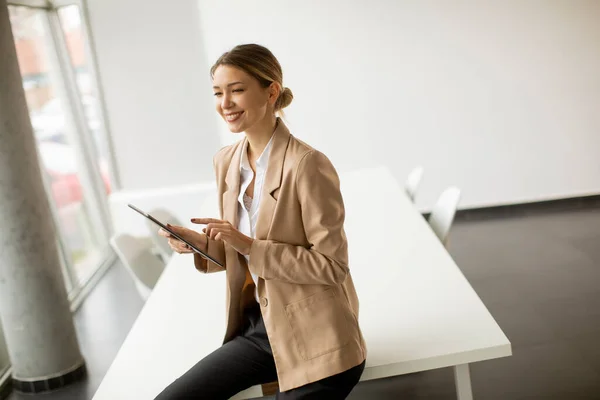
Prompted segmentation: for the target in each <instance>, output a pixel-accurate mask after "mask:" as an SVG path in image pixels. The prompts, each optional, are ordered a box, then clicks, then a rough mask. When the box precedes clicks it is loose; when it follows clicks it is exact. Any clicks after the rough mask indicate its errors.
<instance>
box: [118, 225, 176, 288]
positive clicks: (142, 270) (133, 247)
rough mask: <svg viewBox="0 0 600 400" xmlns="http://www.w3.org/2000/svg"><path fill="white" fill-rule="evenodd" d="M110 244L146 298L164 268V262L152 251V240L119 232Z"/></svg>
mask: <svg viewBox="0 0 600 400" xmlns="http://www.w3.org/2000/svg"><path fill="white" fill-rule="evenodd" d="M110 244H111V246H112V248H113V249H114V250H115V252H116V253H117V256H119V260H121V263H123V265H124V266H125V268H126V269H127V270H128V271H129V273H130V275H131V276H132V278H133V280H134V282H135V284H136V286H137V287H138V290H139V291H140V294H141V295H142V297H143V298H144V299H147V298H148V296H149V295H150V292H151V291H152V288H154V285H156V282H157V281H158V278H159V277H160V275H161V274H162V272H163V271H164V269H165V263H164V262H163V261H162V260H161V259H160V258H159V257H158V256H156V255H155V254H153V253H152V242H151V241H150V240H149V239H148V238H140V237H135V236H132V235H129V234H120V235H115V236H113V237H112V238H111V239H110Z"/></svg>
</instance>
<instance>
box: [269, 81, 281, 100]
mask: <svg viewBox="0 0 600 400" xmlns="http://www.w3.org/2000/svg"><path fill="white" fill-rule="evenodd" d="M268 90H269V104H271V105H272V106H273V105H275V102H276V101H277V99H278V98H279V93H281V86H280V85H279V83H277V82H271V84H270V85H269V88H268Z"/></svg>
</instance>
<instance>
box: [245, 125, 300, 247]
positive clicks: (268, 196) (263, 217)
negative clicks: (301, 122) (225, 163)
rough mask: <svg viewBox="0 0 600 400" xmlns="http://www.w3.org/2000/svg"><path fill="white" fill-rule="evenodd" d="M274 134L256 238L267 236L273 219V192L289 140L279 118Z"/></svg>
mask: <svg viewBox="0 0 600 400" xmlns="http://www.w3.org/2000/svg"><path fill="white" fill-rule="evenodd" d="M274 135H275V136H274V137H273V147H272V148H271V154H269V164H268V166H267V173H266V175H265V182H264V184H263V190H262V195H261V200H260V206H259V211H258V220H257V222H256V238H257V239H266V238H267V235H268V233H269V228H270V227H271V220H272V219H273V212H274V211H275V206H276V205H277V200H275V198H274V197H273V192H274V191H275V190H277V189H279V187H280V186H281V176H282V174H283V161H284V160H285V152H286V151H287V147H288V143H289V141H290V131H289V130H288V129H287V127H286V126H285V124H284V123H283V121H282V120H281V119H279V123H278V125H277V129H275V133H274ZM238 179H239V176H238Z"/></svg>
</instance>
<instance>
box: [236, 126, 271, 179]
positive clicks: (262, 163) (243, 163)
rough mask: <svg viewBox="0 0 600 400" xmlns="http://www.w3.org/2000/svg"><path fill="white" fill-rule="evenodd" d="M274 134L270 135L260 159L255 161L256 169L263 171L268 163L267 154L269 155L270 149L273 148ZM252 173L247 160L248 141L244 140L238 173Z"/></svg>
mask: <svg viewBox="0 0 600 400" xmlns="http://www.w3.org/2000/svg"><path fill="white" fill-rule="evenodd" d="M274 137H275V133H274V132H273V134H272V135H271V139H270V140H269V143H267V145H266V146H265V149H264V150H263V152H262V154H261V155H260V157H258V158H257V159H256V167H257V168H260V169H265V168H266V167H267V165H268V163H269V154H270V153H271V147H273V138H274ZM244 170H245V171H252V168H251V167H250V161H249V160H248V139H246V140H244V147H243V148H242V158H241V159H240V171H244Z"/></svg>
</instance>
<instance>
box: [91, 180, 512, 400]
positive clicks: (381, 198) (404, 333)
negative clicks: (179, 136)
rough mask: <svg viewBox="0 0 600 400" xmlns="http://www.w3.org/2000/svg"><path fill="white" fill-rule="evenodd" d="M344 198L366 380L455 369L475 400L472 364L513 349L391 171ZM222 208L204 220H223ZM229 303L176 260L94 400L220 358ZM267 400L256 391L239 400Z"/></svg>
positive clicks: (208, 280) (152, 391)
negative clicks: (217, 351)
mask: <svg viewBox="0 0 600 400" xmlns="http://www.w3.org/2000/svg"><path fill="white" fill-rule="evenodd" d="M342 192H343V195H344V199H345V202H346V214H347V221H346V231H347V235H348V240H349V248H350V254H349V256H350V270H351V273H352V276H353V279H354V283H355V285H356V289H357V291H358V297H359V300H360V325H361V327H362V330H363V334H364V336H365V340H366V342H367V348H368V357H367V364H366V368H365V371H364V373H363V375H362V378H361V380H369V379H376V378H382V377H388V376H394V375H400V374H406V373H411V372H417V371H424V370H429V369H435V368H443V367H448V366H454V371H455V380H456V387H457V397H458V399H459V400H470V399H472V398H473V397H472V392H471V381H470V376H469V367H468V364H469V363H472V362H476V361H482V360H488V359H493V358H498V357H505V356H510V355H511V345H510V342H509V341H508V339H507V338H506V336H505V335H504V333H503V332H502V330H501V329H500V328H499V327H498V325H497V324H496V321H494V319H493V318H492V316H491V315H490V313H489V312H488V310H487V309H486V308H485V306H484V305H483V303H482V302H481V300H480V299H479V297H478V296H477V294H476V293H475V291H474V290H473V289H472V287H471V286H470V284H469V283H468V282H467V280H466V279H465V278H464V276H463V274H462V273H461V271H460V270H459V268H458V267H457V266H456V264H455V263H454V261H453V260H452V258H451V257H450V255H449V254H448V253H447V251H446V250H445V248H444V247H443V245H442V244H441V243H440V242H439V241H438V240H437V238H436V236H435V235H434V233H433V232H432V231H431V230H430V228H429V226H428V224H427V222H426V221H425V220H424V219H423V218H422V216H421V215H420V214H419V213H418V212H417V210H416V209H415V208H414V207H413V205H412V203H411V202H410V200H409V199H408V197H407V196H406V195H405V193H404V191H403V189H402V188H401V187H400V186H399V185H398V183H397V182H396V181H395V179H394V178H393V176H392V175H391V174H390V173H389V171H388V170H387V169H385V168H373V169H365V170H360V171H356V172H353V173H349V174H345V175H343V176H342ZM213 204H214V202H211V203H210V205H207V206H205V208H204V210H199V213H198V215H194V216H198V217H199V216H207V217H208V216H216V215H217V214H215V213H214V210H215V206H214V205H213ZM190 217H191V216H190ZM224 293H225V274H224V273H217V274H209V275H204V274H200V273H198V272H197V271H196V270H195V269H194V267H193V265H192V260H191V258H190V257H189V256H186V255H176V256H175V257H174V258H173V259H172V261H171V262H170V263H169V265H168V267H167V269H166V270H165V272H164V274H163V276H162V277H161V279H160V281H159V282H158V284H157V286H156V287H155V289H154V291H153V293H152V295H151V297H150V298H149V299H148V301H147V303H146V305H145V306H144V308H143V310H142V312H141V313H140V315H139V317H138V319H137V320H136V322H135V324H134V326H133V328H132V330H131V332H130V333H129V336H128V337H127V339H126V340H125V342H124V344H123V346H122V347H121V349H120V351H119V353H118V354H117V357H116V359H115V361H114V362H113V364H112V366H111V367H110V369H109V370H108V373H107V374H106V376H105V378H104V380H103V381H102V383H101V385H100V387H99V389H98V391H97V392H96V394H95V396H94V400H120V399H136V400H137V399H140V400H145V399H153V398H154V396H155V395H157V394H158V393H159V392H160V391H161V390H162V389H163V388H164V387H165V386H167V385H168V384H169V383H170V382H172V381H173V380H174V379H176V378H177V377H179V376H180V375H181V374H183V373H184V372H185V371H187V370H188V369H189V368H190V367H191V366H192V365H194V364H195V363H196V362H197V361H198V360H200V359H201V358H202V357H204V356H205V355H207V354H209V353H210V352H212V351H213V350H214V349H216V348H217V347H218V346H219V345H220V344H221V341H222V339H223V334H224V331H225V296H224ZM261 395H262V392H261V389H260V387H259V386H256V387H252V388H250V389H248V390H246V391H244V392H242V393H240V394H238V395H237V396H235V397H234V398H236V399H243V398H251V397H260V396H261Z"/></svg>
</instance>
